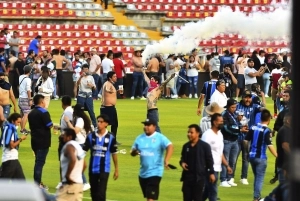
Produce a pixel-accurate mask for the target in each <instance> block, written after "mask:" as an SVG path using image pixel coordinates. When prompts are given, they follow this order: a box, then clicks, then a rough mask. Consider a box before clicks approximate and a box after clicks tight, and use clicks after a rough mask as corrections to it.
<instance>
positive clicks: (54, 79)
mask: <svg viewBox="0 0 300 201" xmlns="http://www.w3.org/2000/svg"><path fill="white" fill-rule="evenodd" d="M51 79H52V82H53V88H54V90H53V93H52V96H53V97H55V96H56V77H52V78H51Z"/></svg>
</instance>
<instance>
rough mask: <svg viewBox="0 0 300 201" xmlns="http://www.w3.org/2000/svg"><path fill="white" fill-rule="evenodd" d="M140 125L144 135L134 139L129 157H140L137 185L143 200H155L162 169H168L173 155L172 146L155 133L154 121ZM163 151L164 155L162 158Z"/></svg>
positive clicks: (155, 123)
mask: <svg viewBox="0 0 300 201" xmlns="http://www.w3.org/2000/svg"><path fill="white" fill-rule="evenodd" d="M142 124H144V133H143V134H141V135H139V136H138V137H137V138H136V139H135V141H134V144H133V145H132V148H131V156H136V155H139V156H140V161H141V168H140V174H139V183H140V186H141V189H142V192H143V196H144V198H146V199H147V200H157V199H158V196H159V184H160V181H161V178H162V175H163V171H164V168H167V169H168V165H169V160H170V158H171V156H172V153H173V144H172V142H171V141H170V140H169V139H168V138H167V137H166V136H164V135H163V134H161V133H158V132H156V131H155V129H156V125H157V122H156V121H155V120H154V119H146V120H145V121H143V122H142ZM164 150H166V154H165V157H164V158H163V154H164Z"/></svg>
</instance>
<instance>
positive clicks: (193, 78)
mask: <svg viewBox="0 0 300 201" xmlns="http://www.w3.org/2000/svg"><path fill="white" fill-rule="evenodd" d="M185 67H186V69H187V77H188V80H189V83H190V88H189V94H190V95H189V98H192V96H193V95H192V92H193V93H194V98H198V94H197V93H198V92H197V91H198V70H199V67H200V66H199V63H198V62H197V61H195V57H194V56H193V55H191V56H190V57H189V60H188V61H187V62H186V66H185Z"/></svg>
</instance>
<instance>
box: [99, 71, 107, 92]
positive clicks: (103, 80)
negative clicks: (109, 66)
mask: <svg viewBox="0 0 300 201" xmlns="http://www.w3.org/2000/svg"><path fill="white" fill-rule="evenodd" d="M106 80H107V73H103V74H101V75H100V77H99V81H100V82H101V83H102V86H103V84H104V82H106ZM99 94H101V95H102V87H101V89H100V90H99Z"/></svg>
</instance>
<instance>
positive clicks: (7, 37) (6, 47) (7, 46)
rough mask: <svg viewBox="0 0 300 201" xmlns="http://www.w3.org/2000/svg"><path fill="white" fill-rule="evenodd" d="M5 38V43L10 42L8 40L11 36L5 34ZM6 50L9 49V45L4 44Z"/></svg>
mask: <svg viewBox="0 0 300 201" xmlns="http://www.w3.org/2000/svg"><path fill="white" fill-rule="evenodd" d="M5 38H6V41H7V42H9V40H10V38H11V35H10V34H6V35H5ZM8 48H10V45H9V44H6V45H5V46H4V49H8Z"/></svg>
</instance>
